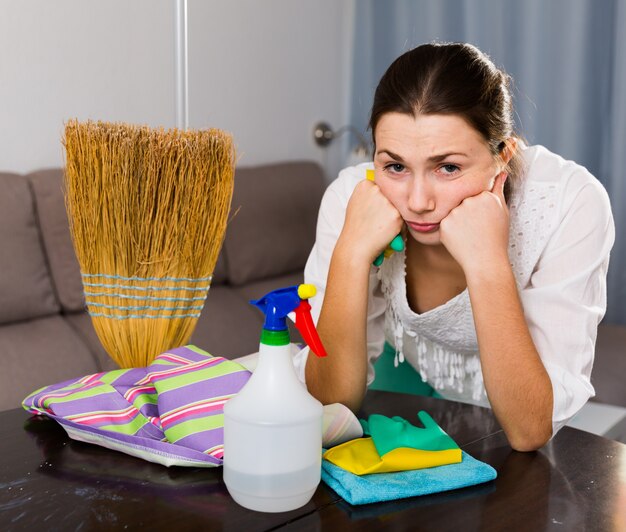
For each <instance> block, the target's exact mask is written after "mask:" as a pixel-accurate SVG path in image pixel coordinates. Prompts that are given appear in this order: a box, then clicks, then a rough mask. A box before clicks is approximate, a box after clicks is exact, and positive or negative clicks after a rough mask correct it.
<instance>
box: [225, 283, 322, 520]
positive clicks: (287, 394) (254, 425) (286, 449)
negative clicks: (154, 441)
mask: <svg viewBox="0 0 626 532" xmlns="http://www.w3.org/2000/svg"><path fill="white" fill-rule="evenodd" d="M313 295H315V287H314V286H313V285H305V284H302V285H299V286H292V287H289V288H283V289H280V290H275V291H273V292H270V293H269V294H267V295H265V296H264V297H262V298H261V299H259V300H257V301H251V303H252V304H253V305H256V306H257V307H259V308H260V309H261V310H262V311H263V312H264V313H265V323H264V325H263V331H262V333H261V344H260V349H259V360H258V364H257V367H256V369H255V370H254V373H253V375H252V376H251V377H250V380H249V381H248V382H247V383H246V385H245V386H244V387H243V388H242V389H241V390H240V392H239V393H238V394H237V395H236V396H235V397H233V398H232V399H230V400H229V401H228V402H227V403H226V404H225V405H224V483H225V484H226V487H227V488H228V492H229V493H230V494H231V496H232V497H233V499H235V501H236V502H237V503H239V504H240V505H241V506H244V507H246V508H249V509H251V510H257V511H262V512H285V511H289V510H295V509H296V508H300V507H301V506H304V505H305V504H306V503H307V502H309V500H310V499H311V497H312V496H313V493H314V492H315V489H316V488H317V485H318V484H319V482H320V476H321V460H322V417H323V408H322V404H321V403H320V402H319V401H318V400H316V399H315V398H313V397H312V396H311V395H310V394H309V392H308V391H307V389H306V387H305V386H304V385H303V384H302V383H301V382H300V380H299V379H298V377H297V375H296V372H295V369H294V367H293V360H292V356H291V349H290V339H289V330H288V329H287V323H286V318H287V316H288V315H290V314H291V313H295V323H296V327H297V328H298V330H299V331H300V333H301V334H302V337H303V338H304V340H305V341H306V342H307V344H308V345H309V347H310V348H311V350H312V351H313V352H314V353H315V354H317V355H318V356H326V352H325V351H324V347H323V346H322V343H321V341H320V339H319V336H318V335H317V331H316V330H315V325H314V324H313V320H312V319H311V314H310V309H311V306H310V305H309V303H308V301H306V300H307V299H308V298H309V297H312V296H313Z"/></svg>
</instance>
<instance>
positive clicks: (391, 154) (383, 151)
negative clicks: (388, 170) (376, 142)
mask: <svg viewBox="0 0 626 532" xmlns="http://www.w3.org/2000/svg"><path fill="white" fill-rule="evenodd" d="M384 154H387V155H388V156H389V157H390V158H391V159H393V160H395V161H399V162H401V163H403V162H404V159H403V158H402V157H400V156H399V155H397V154H395V153H393V152H390V151H389V150H378V151H377V152H376V155H384Z"/></svg>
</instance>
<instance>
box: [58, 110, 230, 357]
mask: <svg viewBox="0 0 626 532" xmlns="http://www.w3.org/2000/svg"><path fill="white" fill-rule="evenodd" d="M63 144H64V147H65V151H66V165H65V176H64V188H65V203H66V208H67V213H68V218H69V222H70V231H71V235H72V240H73V244H74V249H75V251H76V255H77V258H78V262H79V264H80V269H81V274H82V280H83V287H84V291H85V300H86V303H87V310H88V311H89V314H90V316H91V319H92V322H93V325H94V328H95V330H96V333H97V335H98V338H99V339H100V341H101V342H102V345H103V346H104V348H105V349H106V351H107V353H108V354H109V355H110V356H111V358H112V359H113V360H115V362H117V363H118V364H119V365H120V366H121V367H123V368H130V367H141V366H147V365H148V364H150V362H151V361H152V360H153V359H154V357H155V356H156V355H158V354H159V353H162V352H163V351H166V350H168V349H171V348H172V347H177V346H180V345H184V344H186V343H187V342H188V340H189V338H190V336H191V334H192V332H193V330H194V328H195V325H196V323H197V320H198V317H199V316H200V312H201V310H202V308H203V305H204V300H205V298H206V296H207V293H208V290H209V286H210V283H211V275H212V273H213V269H214V268H215V263H216V261H217V256H218V254H219V251H220V248H221V246H222V241H223V238H224V233H225V231H226V221H227V215H228V212H229V209H230V202H231V198H232V192H233V182H234V166H235V151H234V148H233V142H232V138H231V137H230V135H228V134H227V133H224V132H223V131H220V130H218V129H210V130H186V131H181V130H177V129H170V130H163V129H151V128H149V127H146V126H134V125H128V124H123V123H120V124H112V123H106V122H92V121H88V122H85V123H79V122H78V121H77V120H71V121H69V122H68V123H67V124H66V125H65V134H64V137H63Z"/></svg>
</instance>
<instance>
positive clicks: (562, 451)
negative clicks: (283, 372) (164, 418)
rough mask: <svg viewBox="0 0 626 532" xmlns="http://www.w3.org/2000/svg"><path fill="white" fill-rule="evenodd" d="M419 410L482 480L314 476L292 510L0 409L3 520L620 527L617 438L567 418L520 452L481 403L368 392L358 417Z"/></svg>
mask: <svg viewBox="0 0 626 532" xmlns="http://www.w3.org/2000/svg"><path fill="white" fill-rule="evenodd" d="M419 410H426V411H427V412H428V413H430V414H431V415H432V417H433V418H434V419H435V420H436V421H437V422H438V423H439V424H440V425H441V426H442V427H443V428H444V429H445V430H446V431H447V432H448V433H449V434H450V435H451V436H452V437H453V438H454V439H455V440H456V442H457V443H458V444H459V445H460V446H461V447H462V448H463V450H465V451H466V452H468V453H470V454H471V455H472V456H474V457H475V458H478V459H479V460H482V461H484V462H487V463H488V464H490V465H492V466H493V467H495V468H496V470H497V471H498V478H497V479H496V480H495V481H493V482H489V483H487V484H483V485H480V486H475V487H470V488H464V489H461V490H456V491H451V492H446V493H440V494H436V495H429V496H424V497H414V498H410V499H403V500H398V501H392V502H386V503H379V504H369V505H362V506H351V505H349V504H347V503H345V502H344V501H343V500H342V499H341V498H340V497H338V496H337V494H336V493H335V492H334V491H332V490H331V489H330V488H328V487H327V486H326V485H325V484H323V483H321V484H320V486H319V488H318V489H317V492H316V493H315V495H314V497H313V499H312V501H311V502H310V503H309V504H307V505H306V506H304V507H303V508H300V509H299V510H294V511H292V512H286V513H279V514H264V513H257V512H253V511H250V510H246V509H244V508H242V507H240V506H238V505H237V504H236V503H235V502H234V501H233V500H232V499H231V498H230V496H229V495H228V492H227V491H226V487H225V486H224V484H223V482H222V470H221V469H195V468H181V467H172V468H166V467H163V466H160V465H156V464H151V463H148V462H144V461H142V460H140V459H137V458H133V457H130V456H126V455H124V454H122V453H117V452H114V451H110V450H108V449H104V448H100V447H97V446H95V445H89V444H85V443H81V442H75V441H73V440H70V439H69V438H68V437H67V436H66V434H65V432H64V431H63V429H62V428H61V427H60V426H59V425H57V424H56V423H55V422H53V421H50V420H47V419H40V418H33V417H30V416H29V414H27V413H26V412H24V411H22V410H19V409H16V410H10V411H6V412H2V413H0V530H2V531H10V530H35V531H48V530H62V531H65V530H175V531H177V532H178V531H181V530H225V531H231V530H232V531H237V532H240V531H251V530H272V529H279V528H282V529H285V530H298V531H300V530H342V531H343V530H381V529H389V530H455V531H456V530H463V531H470V530H498V531H499V530H507V531H509V530H532V531H536V530H560V531H567V532H569V531H573V530H611V531H626V445H624V444H621V443H617V442H614V441H611V440H607V439H604V438H601V437H598V436H594V435H592V434H589V433H586V432H582V431H578V430H575V429H571V428H567V427H566V428H564V429H563V430H562V431H561V432H560V433H559V434H558V435H557V437H556V438H554V440H553V441H552V442H551V443H550V444H549V445H547V446H546V447H545V448H544V449H542V450H541V451H539V452H536V453H517V452H515V451H512V450H511V448H510V447H509V445H508V443H507V441H506V438H505V437H504V434H503V433H502V431H501V429H500V427H499V425H498V424H497V422H496V421H495V418H494V417H493V415H492V413H491V411H490V410H486V409H483V408H479V407H473V406H469V405H464V404H460V403H454V402H449V401H443V400H438V399H432V398H426V397H417V396H410V395H402V394H391V393H385V392H371V391H370V392H369V393H368V396H367V398H366V401H365V405H364V408H363V412H362V416H363V417H365V416H367V415H369V414H372V413H381V414H385V415H388V416H392V415H399V416H402V417H404V418H406V419H408V420H416V414H417V412H418V411H419Z"/></svg>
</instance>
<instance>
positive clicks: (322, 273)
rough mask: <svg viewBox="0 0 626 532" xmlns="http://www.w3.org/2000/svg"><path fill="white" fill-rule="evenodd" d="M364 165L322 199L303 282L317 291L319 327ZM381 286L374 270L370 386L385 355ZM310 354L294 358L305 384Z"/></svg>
mask: <svg viewBox="0 0 626 532" xmlns="http://www.w3.org/2000/svg"><path fill="white" fill-rule="evenodd" d="M364 166H366V165H359V166H358V167H351V168H348V169H346V170H343V171H342V172H341V173H340V174H339V177H338V178H337V179H336V180H335V181H334V182H333V183H332V184H331V185H330V186H329V187H328V189H327V190H326V192H325V193H324V197H323V198H322V203H321V206H320V210H319V215H318V219H317V233H316V240H315V245H314V246H313V249H312V250H311V254H310V255H309V258H308V260H307V263H306V266H305V269H304V282H305V283H310V284H313V285H315V287H316V288H317V294H316V295H315V297H313V298H311V299H310V303H311V316H312V318H313V321H314V322H315V323H316V324H317V320H318V319H319V315H320V312H321V310H322V303H323V302H324V294H325V292H326V280H327V277H328V269H329V267H330V259H331V257H332V254H333V251H334V249H335V244H336V243H337V239H338V238H339V234H340V233H341V230H342V228H343V224H344V221H345V214H346V207H347V205H348V200H349V199H350V196H351V195H352V191H353V190H354V187H355V186H356V184H357V183H358V182H359V181H361V180H362V179H363V178H364V177H365V170H364V168H363V167H364ZM379 285H380V281H379V280H378V278H377V275H376V269H375V268H371V271H370V278H369V293H368V311H367V354H368V371H367V383H368V385H369V384H370V383H371V382H372V381H373V380H374V369H373V362H374V361H375V360H376V359H377V358H378V357H379V356H380V354H381V353H382V349H383V344H384V341H385V338H384V314H385V300H384V296H383V294H382V292H381V290H380V286H379ZM308 355H309V349H308V347H305V348H304V349H302V350H300V351H299V352H297V353H296V354H295V356H294V366H295V368H296V373H297V374H298V378H299V379H300V380H301V381H302V382H305V366H306V360H307V357H308Z"/></svg>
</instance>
